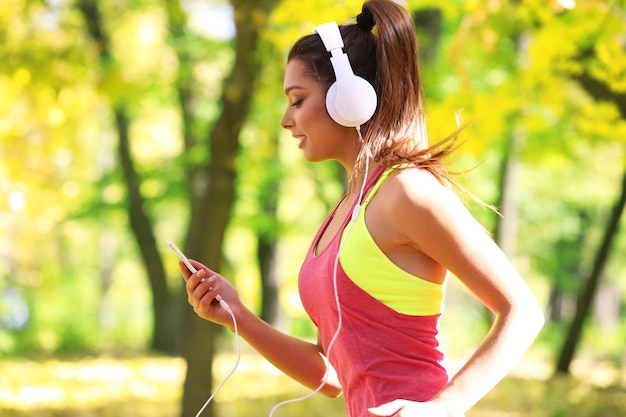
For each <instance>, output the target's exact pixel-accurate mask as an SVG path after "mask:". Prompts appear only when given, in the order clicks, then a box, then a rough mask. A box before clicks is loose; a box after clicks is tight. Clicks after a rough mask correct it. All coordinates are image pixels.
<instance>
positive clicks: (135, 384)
mask: <svg viewBox="0 0 626 417" xmlns="http://www.w3.org/2000/svg"><path fill="white" fill-rule="evenodd" d="M360 7H361V1H358V0H344V1H336V0H311V1H301V0H231V1H230V2H228V1H226V0H3V1H1V2H0V42H1V47H0V416H3V417H4V416H71V417H86V416H122V415H134V416H144V415H145V416H148V415H149V416H157V417H166V416H167V417H170V416H181V415H182V416H193V415H195V413H196V411H197V410H198V409H199V407H200V406H201V405H202V404H203V403H204V401H205V400H206V398H207V397H208V396H209V394H210V393H211V392H212V390H213V389H214V388H215V387H216V385H217V383H219V382H220V381H221V379H222V378H223V377H224V376H225V375H226V374H227V373H228V372H229V370H230V369H231V368H232V366H233V365H234V362H235V349H234V346H235V344H234V339H233V336H232V335H231V334H230V333H227V332H224V331H223V330H221V329H219V328H217V327H215V326H213V325H210V324H208V323H206V322H202V321H201V320H198V319H196V318H195V317H194V314H193V312H192V311H191V309H190V308H188V306H187V304H186V299H185V297H184V294H183V291H182V285H181V284H182V282H181V277H180V274H179V273H178V270H177V259H176V258H175V256H174V254H173V253H172V252H171V251H170V250H169V248H168V247H167V245H166V244H165V241H166V240H167V239H171V240H173V241H174V242H176V243H177V244H178V245H179V246H180V247H181V248H183V249H184V251H185V252H186V253H187V255H189V256H190V257H192V258H195V259H198V260H201V261H203V262H204V263H206V264H207V265H212V266H214V267H215V268H216V269H219V270H220V272H221V273H222V274H223V275H224V276H226V277H227V278H229V279H231V280H232V281H233V282H234V283H235V284H236V285H237V287H238V289H239V291H240V294H241V296H242V298H243V299H244V300H245V301H246V302H247V303H248V304H249V305H250V306H251V307H252V308H254V309H255V310H256V311H258V313H259V315H261V316H262V317H263V318H265V319H266V320H267V321H269V322H271V323H273V324H275V325H276V326H278V327H279V328H281V329H283V330H285V331H287V332H289V333H291V334H294V335H297V336H301V337H304V338H311V339H314V338H315V330H314V329H313V327H312V325H311V324H310V323H309V321H308V319H307V317H306V316H305V314H304V312H303V310H302V308H301V306H300V303H299V299H298V295H297V288H296V275H297V271H298V268H299V262H300V261H301V259H303V257H304V253H305V251H306V249H307V247H308V244H309V241H310V239H311V237H312V236H313V234H314V233H315V230H316V229H317V227H318V225H319V224H320V222H321V221H322V220H323V218H324V217H325V215H326V213H327V212H328V211H329V210H330V209H331V207H332V206H333V205H334V204H335V202H336V201H337V199H338V198H339V197H340V196H341V194H342V193H343V184H344V180H343V178H342V176H341V175H342V173H341V171H340V169H339V168H338V166H336V165H335V164H333V163H321V164H314V165H311V164H307V163H306V162H304V161H303V160H302V157H301V155H300V152H299V151H298V149H297V141H296V140H294V139H293V138H291V136H290V135H289V132H286V131H281V129H280V126H279V120H280V116H281V114H282V111H283V110H284V108H285V106H286V100H285V98H284V97H283V94H282V72H283V69H284V66H285V56H286V52H287V50H288V48H289V46H290V45H291V44H292V43H293V42H294V41H295V40H296V39H297V38H298V37H300V36H302V35H304V34H308V33H311V32H312V31H313V27H314V26H315V25H316V24H319V23H323V22H325V21H328V20H336V21H339V22H343V21H348V20H349V19H351V18H354V16H355V15H356V14H357V13H359V11H360ZM408 7H409V9H410V10H411V12H412V15H413V17H414V20H415V23H416V26H417V32H418V33H417V36H418V39H419V42H420V45H421V65H422V76H423V83H424V89H425V94H426V97H427V103H428V123H429V132H430V138H431V142H433V143H434V142H436V141H437V140H438V139H442V138H444V137H445V136H447V135H448V134H449V133H450V132H452V131H453V130H454V129H455V128H456V123H457V122H456V118H457V117H460V118H461V119H462V120H463V122H466V123H469V124H470V125H471V127H470V128H468V129H467V131H466V132H467V139H468V140H467V142H466V143H465V144H464V146H463V147H462V148H461V149H460V150H459V151H458V152H457V153H456V154H455V155H454V157H453V158H452V160H451V161H450V162H451V164H452V166H453V167H454V169H455V170H457V171H459V172H460V173H463V174H462V175H461V177H460V179H461V181H462V182H463V183H464V184H465V185H466V186H467V187H468V188H469V189H470V190H471V191H472V192H474V193H475V194H477V195H478V196H479V197H480V198H482V199H483V200H484V201H486V202H488V203H491V204H494V205H496V206H497V207H499V209H500V210H501V212H502V214H503V217H498V216H496V215H495V214H494V213H492V212H490V211H488V210H485V209H483V208H481V207H480V206H479V205H478V204H476V203H474V202H472V201H468V206H469V207H470V209H471V210H472V212H473V213H474V214H475V216H476V217H477V218H479V219H480V221H481V222H482V223H483V224H484V225H485V227H486V228H487V229H488V230H489V231H490V232H492V234H493V236H494V238H495V239H496V240H497V241H498V243H499V244H500V246H501V247H502V248H503V249H504V250H505V251H506V253H507V254H508V255H509V256H510V257H511V259H512V260H513V262H514V263H515V265H516V267H517V268H518V269H519V270H520V272H521V273H522V275H523V276H524V277H525V279H526V280H527V282H528V283H529V285H530V286H531V287H532V289H533V291H534V292H535V294H536V295H537V297H538V298H539V300H540V301H541V303H542V305H543V306H545V313H546V316H547V319H548V322H547V324H546V327H545V329H544V331H543V332H542V333H541V335H540V337H539V339H538V340H537V342H536V343H535V345H534V346H533V347H532V349H531V351H530V352H529V353H528V354H527V355H526V357H525V359H524V361H523V362H522V363H520V364H519V366H517V367H516V368H515V370H514V371H513V372H512V374H511V376H510V377H509V378H507V379H506V380H505V381H504V382H503V383H502V384H501V385H499V386H498V387H497V388H496V389H495V390H494V391H493V392H492V393H490V394H489V396H487V397H486V398H485V399H484V400H483V401H481V403H479V404H478V406H477V407H476V408H475V409H474V410H472V411H471V412H470V413H468V416H469V417H472V416H487V417H497V416H498V417H499V416H510V417H517V416H520V417H521V416H531V417H533V416H537V417H538V416H545V417H547V416H550V417H557V416H568V417H576V416H601V417H617V416H624V415H626V371H625V370H624V361H625V359H626V343H625V341H626V320H625V319H624V309H625V306H626V303H625V300H626V280H625V279H624V278H625V277H626V257H624V256H623V254H624V253H625V252H626V233H624V231H623V226H624V223H625V221H626V220H624V219H623V215H622V214H623V211H624V203H625V201H626V121H625V120H626V2H625V1H624V0H605V1H600V0H577V1H576V0H559V1H557V0H518V1H514V0H509V1H505V0H485V1H478V0H451V1H445V2H442V1H436V0H421V1H418V0H414V1H409V2H408ZM490 320H491V316H490V314H489V313H488V312H487V311H485V309H484V308H483V307H482V306H480V305H478V304H477V303H476V302H475V301H474V299H473V298H472V296H471V295H470V294H468V292H467V291H466V290H465V289H464V288H463V287H462V286H461V285H460V284H458V283H457V282H456V281H455V279H454V278H452V279H451V281H450V283H449V287H448V293H447V296H446V312H445V314H444V317H443V320H442V324H441V332H442V334H441V341H442V345H443V349H444V351H445V352H446V354H447V357H448V361H449V366H450V369H451V370H454V369H455V367H458V366H459V364H460V363H461V362H462V360H463V359H464V358H465V357H467V355H468V354H469V352H471V350H472V348H473V347H475V346H476V344H477V343H479V342H480V340H481V338H482V337H483V336H484V334H485V332H486V331H487V330H488V327H489V324H490ZM305 393H306V390H303V389H302V388H300V387H298V386H297V385H295V384H294V383H292V382H290V381H288V380H287V379H285V378H284V377H282V376H281V375H279V374H278V373H277V371H276V370H275V369H273V368H272V367H271V366H269V365H267V364H266V363H265V362H263V360H262V359H261V358H259V357H258V356H257V355H256V354H255V353H254V352H253V351H251V349H250V348H249V347H247V346H245V344H244V346H243V358H242V361H241V364H240V366H239V368H238V370H237V372H235V375H234V376H233V378H232V379H231V380H230V381H229V382H228V383H227V384H226V386H225V387H224V390H223V391H221V392H220V394H218V396H217V398H216V400H215V402H214V403H212V405H211V406H210V407H209V408H208V410H207V411H206V412H205V414H204V415H207V416H219V417H224V416H250V415H264V414H265V415H267V413H268V412H269V410H270V409H271V407H272V406H273V405H274V404H276V403H277V402H278V401H280V400H283V399H286V398H293V397H296V396H299V395H302V394H305ZM277 415H283V416H309V417H316V416H330V415H335V416H341V415H344V414H343V411H342V404H341V399H339V400H329V399H325V398H322V397H319V396H318V397H315V398H312V399H309V400H307V401H305V402H303V403H299V404H292V405H288V406H285V407H284V408H282V409H280V410H279V411H278V414H277Z"/></svg>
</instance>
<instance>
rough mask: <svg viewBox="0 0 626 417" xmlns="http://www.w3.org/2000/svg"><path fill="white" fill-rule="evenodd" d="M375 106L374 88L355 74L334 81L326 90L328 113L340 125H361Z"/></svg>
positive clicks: (371, 113)
mask: <svg viewBox="0 0 626 417" xmlns="http://www.w3.org/2000/svg"><path fill="white" fill-rule="evenodd" d="M376 106H377V99H376V90H374V87H372V85H371V84H370V83H369V82H368V81H367V80H365V79H363V78H361V77H359V76H356V75H352V76H350V77H348V78H347V79H346V78H344V79H340V80H339V81H336V82H334V83H333V84H332V85H331V86H330V87H329V88H328V91H327V92H326V109H327V110H328V114H329V115H330V117H331V118H332V119H333V120H334V121H335V122H337V123H339V124H340V125H342V126H346V127H356V126H360V125H362V124H363V123H365V122H367V121H368V120H369V119H370V118H371V117H372V115H373V114H374V112H375V111H376Z"/></svg>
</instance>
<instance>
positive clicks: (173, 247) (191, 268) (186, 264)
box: [167, 240, 198, 274]
mask: <svg viewBox="0 0 626 417" xmlns="http://www.w3.org/2000/svg"><path fill="white" fill-rule="evenodd" d="M167 244H168V246H169V247H170V248H172V250H173V251H174V252H175V253H176V255H178V258H180V260H181V261H182V262H183V263H184V264H185V266H186V267H187V269H188V270H189V271H190V272H191V273H192V274H195V273H196V272H197V271H198V270H197V269H196V268H194V267H193V265H192V264H191V262H189V259H187V257H186V256H185V254H184V253H182V252H181V250H180V249H178V246H176V245H175V244H174V242H172V241H171V240H168V241H167Z"/></svg>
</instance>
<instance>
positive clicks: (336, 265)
mask: <svg viewBox="0 0 626 417" xmlns="http://www.w3.org/2000/svg"><path fill="white" fill-rule="evenodd" d="M359 127H360V126H357V128H356V130H357V132H358V134H359V138H360V139H361V142H363V138H362V137H361V129H359ZM368 175H369V158H365V175H364V177H363V183H362V184H361V189H360V191H359V196H358V198H357V201H356V204H355V206H354V209H353V210H352V217H351V220H350V226H349V228H348V230H347V232H346V236H345V237H343V239H341V243H340V244H339V249H338V250H337V256H336V257H335V263H334V266H333V291H334V295H335V306H336V308H337V330H335V334H334V335H333V337H332V339H331V340H330V342H329V343H328V349H327V350H326V352H325V356H326V358H327V359H326V371H325V372H324V378H323V379H322V382H321V383H320V384H319V385H318V387H317V388H315V389H314V390H313V391H311V392H309V393H308V394H306V395H304V396H302V397H299V398H293V399H290V400H285V401H282V402H280V403H278V404H276V405H275V406H274V407H273V408H272V410H271V411H270V414H269V417H273V416H274V412H275V411H276V410H277V409H278V408H280V407H282V406H283V405H286V404H290V403H296V402H299V401H304V400H306V399H308V398H311V397H312V396H313V395H315V394H317V393H318V392H320V391H321V389H322V388H323V387H324V385H326V382H327V381H328V375H329V373H330V352H331V350H332V348H333V345H334V344H335V342H336V341H337V338H338V337H339V332H340V331H341V326H342V324H343V315H342V314H341V302H340V301H339V290H338V288H337V269H338V268H339V256H340V255H341V251H342V250H343V247H344V245H345V244H346V242H347V241H348V237H350V234H351V233H352V228H353V227H354V222H355V221H356V218H357V215H358V213H359V210H360V208H361V200H362V199H363V194H364V192H365V185H366V184H367V176H368Z"/></svg>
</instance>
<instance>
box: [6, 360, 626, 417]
mask: <svg viewBox="0 0 626 417" xmlns="http://www.w3.org/2000/svg"><path fill="white" fill-rule="evenodd" d="M233 363H234V357H233V356H232V355H230V354H224V355H222V356H221V357H220V358H219V360H218V361H217V362H216V372H217V377H218V378H221V377H223V376H224V375H226V374H227V373H228V372H229V371H230V368H231V367H232V365H233ZM453 365H454V364H453ZM184 371H185V366H184V362H183V361H182V360H181V359H179V358H168V357H157V356H138V357H133V358H107V357H94V358H81V359H75V360H59V359H46V360H40V361H35V360H26V359H11V360H4V361H0V417H9V416H10V417H25V416H29V417H53V416H54V417H57V416H63V417H114V416H136V417H142V416H146V417H147V416H150V417H178V413H179V402H180V397H181V386H182V381H183V378H184ZM573 374H574V376H567V377H558V378H551V377H550V375H551V370H550V367H549V366H547V365H545V364H541V363H523V364H521V365H520V366H518V367H517V368H516V369H515V371H514V372H513V373H512V375H511V376H509V377H508V378H507V379H505V380H504V381H503V382H502V383H501V384H499V385H498V386H497V387H496V388H495V389H494V390H493V391H492V392H491V393H490V394H489V395H488V396H487V397H485V398H484V399H483V400H482V401H481V402H480V403H479V404H478V405H477V406H476V407H475V408H474V409H472V410H471V411H470V412H468V413H467V417H522V416H524V417H561V416H563V417H565V416H567V417H621V416H626V371H625V370H619V369H616V368H613V367H611V366H609V365H604V364H598V363H591V362H587V363H585V362H582V361H578V362H576V363H575V366H574V368H573ZM217 382H219V381H217ZM307 392H308V391H306V390H304V389H302V388H301V387H300V386H299V385H297V384H296V383H294V382H293V381H291V380H289V379H287V378H286V377H284V376H283V375H281V374H280V373H279V372H278V371H276V370H275V369H274V368H273V367H272V366H270V365H268V364H267V363H266V362H265V361H263V360H262V359H261V358H259V357H258V356H257V355H255V354H254V353H251V352H246V353H245V354H244V357H243V358H242V361H241V363H240V365H239V368H238V370H237V372H236V373H235V375H234V376H233V377H232V378H231V379H230V380H229V381H228V382H227V383H226V385H225V386H224V388H223V389H222V391H220V393H219V394H218V395H217V400H216V404H217V411H218V416H219V417H244V416H245V417H249V416H259V415H260V416H263V415H268V414H269V411H270V409H271V408H272V407H273V406H274V405H275V404H276V403H278V402H279V401H282V400H285V399H291V398H295V397H299V396H301V395H304V394H306V393H307ZM209 394H210V393H209V392H207V397H208V396H209ZM275 415H276V417H281V416H298V417H304V416H306V417H322V416H324V417H328V416H338V417H339V416H345V413H344V412H343V403H342V401H341V399H339V400H330V399H327V398H324V397H322V396H319V395H318V396H314V397H312V398H309V399H307V400H305V401H304V402H300V403H295V404H288V405H286V406H284V407H282V408H280V409H279V410H278V411H277V413H276V414H275Z"/></svg>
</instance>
